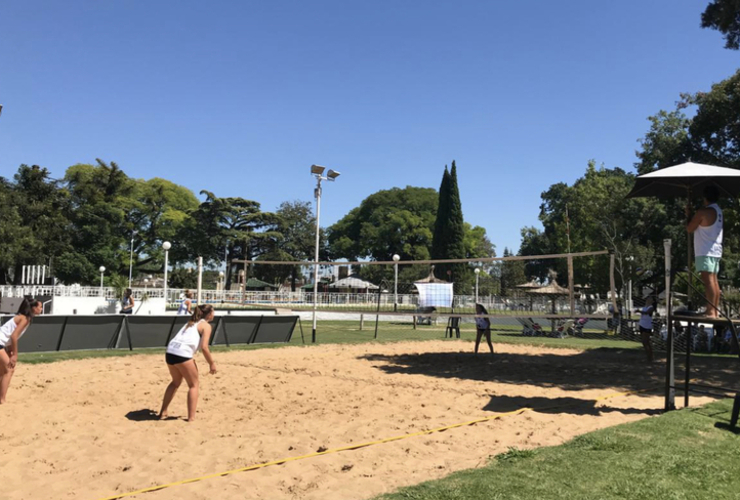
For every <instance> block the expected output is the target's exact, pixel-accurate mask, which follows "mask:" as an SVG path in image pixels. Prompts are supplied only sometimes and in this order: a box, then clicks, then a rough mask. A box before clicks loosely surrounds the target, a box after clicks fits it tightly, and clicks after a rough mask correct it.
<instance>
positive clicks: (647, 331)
mask: <svg viewBox="0 0 740 500" xmlns="http://www.w3.org/2000/svg"><path fill="white" fill-rule="evenodd" d="M654 304H655V301H654V300H653V298H652V297H648V298H647V300H646V301H645V305H644V306H643V307H642V308H641V309H637V310H636V312H638V313H640V322H639V327H640V339H641V340H642V345H643V347H645V353H646V354H647V358H648V362H649V363H652V362H653V346H652V344H651V343H650V339H651V338H652V336H653V314H654V313H655V305H654Z"/></svg>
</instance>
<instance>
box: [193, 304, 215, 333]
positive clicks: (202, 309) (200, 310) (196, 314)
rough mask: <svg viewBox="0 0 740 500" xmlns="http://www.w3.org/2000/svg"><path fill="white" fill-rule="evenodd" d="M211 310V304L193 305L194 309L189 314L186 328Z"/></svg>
mask: <svg viewBox="0 0 740 500" xmlns="http://www.w3.org/2000/svg"><path fill="white" fill-rule="evenodd" d="M211 311H213V306H212V305H211V304H201V305H197V306H195V310H194V311H193V314H192V315H191V316H190V321H188V328H190V327H191V326H193V325H194V324H196V323H197V322H198V321H200V320H202V319H203V318H205V317H206V316H208V315H209V314H211Z"/></svg>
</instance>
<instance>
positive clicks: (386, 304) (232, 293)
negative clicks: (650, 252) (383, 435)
mask: <svg viewBox="0 0 740 500" xmlns="http://www.w3.org/2000/svg"><path fill="white" fill-rule="evenodd" d="M191 291H192V290H191ZM132 292H133V295H134V298H135V299H137V300H141V299H142V297H144V295H146V296H147V297H149V298H162V297H164V290H163V289H162V288H150V287H147V288H132ZM184 293H185V290H184V289H182V288H168V289H167V297H166V299H167V304H168V305H169V306H174V305H176V304H178V303H179V302H180V301H181V300H182V299H183V297H184ZM25 295H31V296H34V297H39V296H51V297H102V298H104V299H106V300H117V299H119V298H120V297H119V296H118V293H117V292H116V290H115V289H114V288H112V287H99V286H42V285H25V286H8V285H2V286H0V296H3V297H23V296H25ZM201 300H202V301H203V302H205V303H212V304H218V303H224V304H233V305H239V304H245V305H252V306H254V305H265V306H266V307H285V308H291V307H308V306H312V305H313V301H314V293H313V292H307V291H301V290H299V291H295V292H290V291H247V292H242V291H239V290H201ZM316 302H317V304H318V307H320V308H332V309H348V310H349V309H352V308H362V309H367V310H372V309H376V308H378V307H379V308H380V309H381V310H386V311H387V310H391V309H393V306H394V295H393V294H392V293H381V294H380V296H378V293H377V292H374V293H340V292H319V293H318V295H317V301H316ZM478 302H480V303H481V304H483V306H485V307H486V309H487V310H488V312H489V313H491V314H493V313H494V312H516V311H521V312H528V313H531V314H550V313H552V312H553V303H552V301H551V300H550V299H548V298H542V297H538V298H531V297H526V296H522V297H502V296H496V295H490V296H479V297H478ZM608 304H609V301H608V300H606V299H599V298H595V299H594V298H591V299H589V301H588V302H587V303H584V302H583V301H581V300H576V310H577V311H579V313H580V314H598V313H604V314H606V313H607V308H608ZM418 306H419V296H418V295H417V294H399V295H398V307H399V308H400V309H406V310H408V309H409V308H416V307H418ZM474 306H475V296H473V295H455V296H454V299H453V307H454V308H455V309H462V308H465V309H472V308H473V307H474ZM569 311H570V308H569V304H568V303H567V301H566V300H560V301H557V302H556V303H555V312H556V313H558V314H560V313H565V314H567V313H568V312H569Z"/></svg>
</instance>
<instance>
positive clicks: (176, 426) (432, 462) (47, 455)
mask: <svg viewBox="0 0 740 500" xmlns="http://www.w3.org/2000/svg"><path fill="white" fill-rule="evenodd" d="M495 347H496V350H497V354H496V356H495V357H492V356H490V354H479V355H478V356H474V355H473V354H472V352H471V351H472V343H470V342H461V341H428V342H400V343H388V344H360V345H322V346H309V347H303V346H301V347H297V346H291V347H284V348H278V349H263V350H252V351H231V352H218V353H215V358H216V362H217V364H218V366H219V373H218V374H216V375H205V374H203V373H201V397H200V402H199V406H198V416H197V418H198V420H197V421H196V422H193V423H187V422H185V420H184V417H185V416H186V405H185V396H186V386H185V385H184V384H183V386H182V387H181V388H180V390H179V391H178V394H177V395H176V396H175V400H174V401H173V403H172V405H171V407H170V419H169V420H166V421H158V420H155V419H154V415H155V413H156V412H157V411H158V410H159V406H160V404H161V398H162V395H163V393H164V389H165V387H166V385H167V383H168V382H169V378H168V374H167V368H166V366H165V363H164V355H163V354H161V355H138V356H130V357H121V358H99V359H87V360H77V361H62V362H57V363H51V364H41V365H29V364H22V360H21V364H19V368H18V370H17V372H16V375H15V378H14V380H13V384H12V386H11V390H10V392H9V394H8V399H9V404H8V405H6V406H3V407H0V442H2V446H3V449H4V450H7V453H4V454H3V455H2V456H1V457H0V471H2V478H1V479H0V480H1V481H2V484H3V493H4V498H7V499H14V500H15V499H37V498H38V499H48V498H55V499H63V498H70V499H71V498H74V499H78V498H79V499H90V500H95V499H102V498H109V497H114V496H116V495H121V494H124V493H128V492H133V491H138V490H141V489H144V488H148V487H153V486H157V485H163V484H168V483H177V482H180V481H184V480H188V479H194V478H201V477H204V476H208V475H211V474H214V473H220V472H226V471H231V470H234V469H240V468H244V467H248V466H252V465H256V464H261V463H266V462H272V461H278V460H284V459H292V458H295V457H302V456H307V455H308V457H306V458H302V459H300V460H292V461H288V462H286V463H284V464H282V465H272V466H268V467H263V468H259V469H256V470H251V471H247V472H237V473H234V474H230V475H226V476H223V477H211V478H207V479H203V480H200V481H197V482H192V483H188V484H177V485H174V486H171V487H167V488H164V489H161V490H158V491H154V492H148V493H142V494H137V495H135V496H128V497H125V498H145V499H148V500H149V499H151V500H163V499H175V498H178V499H179V498H189V499H206V498H209V499H211V498H219V499H244V498H271V499H295V498H306V499H319V498H321V499H327V498H328V499H337V500H338V499H347V498H358V499H361V498H370V497H372V496H374V495H377V494H380V493H384V492H389V491H393V490H395V489H397V488H399V487H401V486H405V485H411V484H415V483H419V482H421V481H424V480H429V479H433V478H437V477H441V476H444V475H447V474H450V473H451V472H453V471H456V470H460V469H466V468H470V467H476V466H481V465H483V464H485V463H486V461H487V460H488V459H489V458H490V457H491V456H493V455H496V454H498V453H502V452H505V451H507V450H508V449H509V448H510V447H518V448H533V447H540V446H548V445H556V444H559V443H562V442H564V441H567V440H569V439H571V438H572V437H574V436H576V435H579V434H582V433H585V432H588V431H591V430H594V429H598V428H603V427H608V426H612V425H615V424H619V423H622V422H629V421H634V420H637V419H641V418H645V417H648V416H650V415H655V414H657V410H659V409H660V408H662V404H663V399H662V377H663V374H664V369H665V368H664V365H663V364H662V363H660V364H653V365H647V364H645V363H644V362H643V360H642V353H640V352H625V353H618V352H615V351H576V350H569V349H548V348H538V347H530V346H515V345H503V344H497V345H496V346H495ZM198 359H199V361H200V368H201V371H202V370H204V369H205V368H206V365H205V363H204V362H203V361H202V356H200V355H199V358H198ZM630 391H644V392H638V393H633V394H624V393H626V392H630ZM709 400H710V399H709V398H708V397H702V398H697V397H694V398H692V405H696V404H700V403H702V402H706V401H709ZM524 407H530V408H533V409H532V410H527V411H524V412H519V413H517V410H519V409H521V408H524ZM499 414H501V416H500V418H496V419H492V420H487V421H485V422H480V423H477V424H475V425H467V426H462V427H456V428H451V429H448V430H445V431H444V432H434V433H430V434H425V435H415V436H413V434H415V433H419V432H422V431H428V430H430V429H437V428H441V427H445V426H450V425H453V424H458V423H462V422H469V421H472V420H476V419H482V418H489V417H494V416H497V415H499ZM409 434H412V436H411V437H408V438H405V439H399V440H395V441H391V442H384V443H382V442H378V441H381V440H383V439H386V438H392V437H397V436H405V435H409ZM361 443H376V444H372V445H370V446H366V447H363V448H359V449H354V450H349V451H341V452H336V453H333V452H332V453H328V454H323V455H318V456H316V455H315V454H316V453H317V452H322V451H325V450H329V451H332V450H334V449H337V448H342V447H348V446H353V445H357V444H361Z"/></svg>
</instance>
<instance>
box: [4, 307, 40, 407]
mask: <svg viewBox="0 0 740 500" xmlns="http://www.w3.org/2000/svg"><path fill="white" fill-rule="evenodd" d="M42 310H43V305H42V304H41V301H40V300H33V299H31V298H28V297H27V298H24V299H23V301H22V302H21V305H20V307H19V308H18V313H17V314H16V315H15V316H13V317H12V318H11V319H9V320H8V321H7V322H6V323H5V324H4V325H3V326H1V327H0V404H3V403H5V401H6V400H5V396H6V395H7V394H8V387H10V379H12V378H13V372H15V365H16V364H17V363H18V340H19V339H20V338H21V337H22V336H23V334H24V333H26V330H27V329H28V325H30V324H31V321H32V319H33V317H34V316H38V315H39V314H41V311H42Z"/></svg>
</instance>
